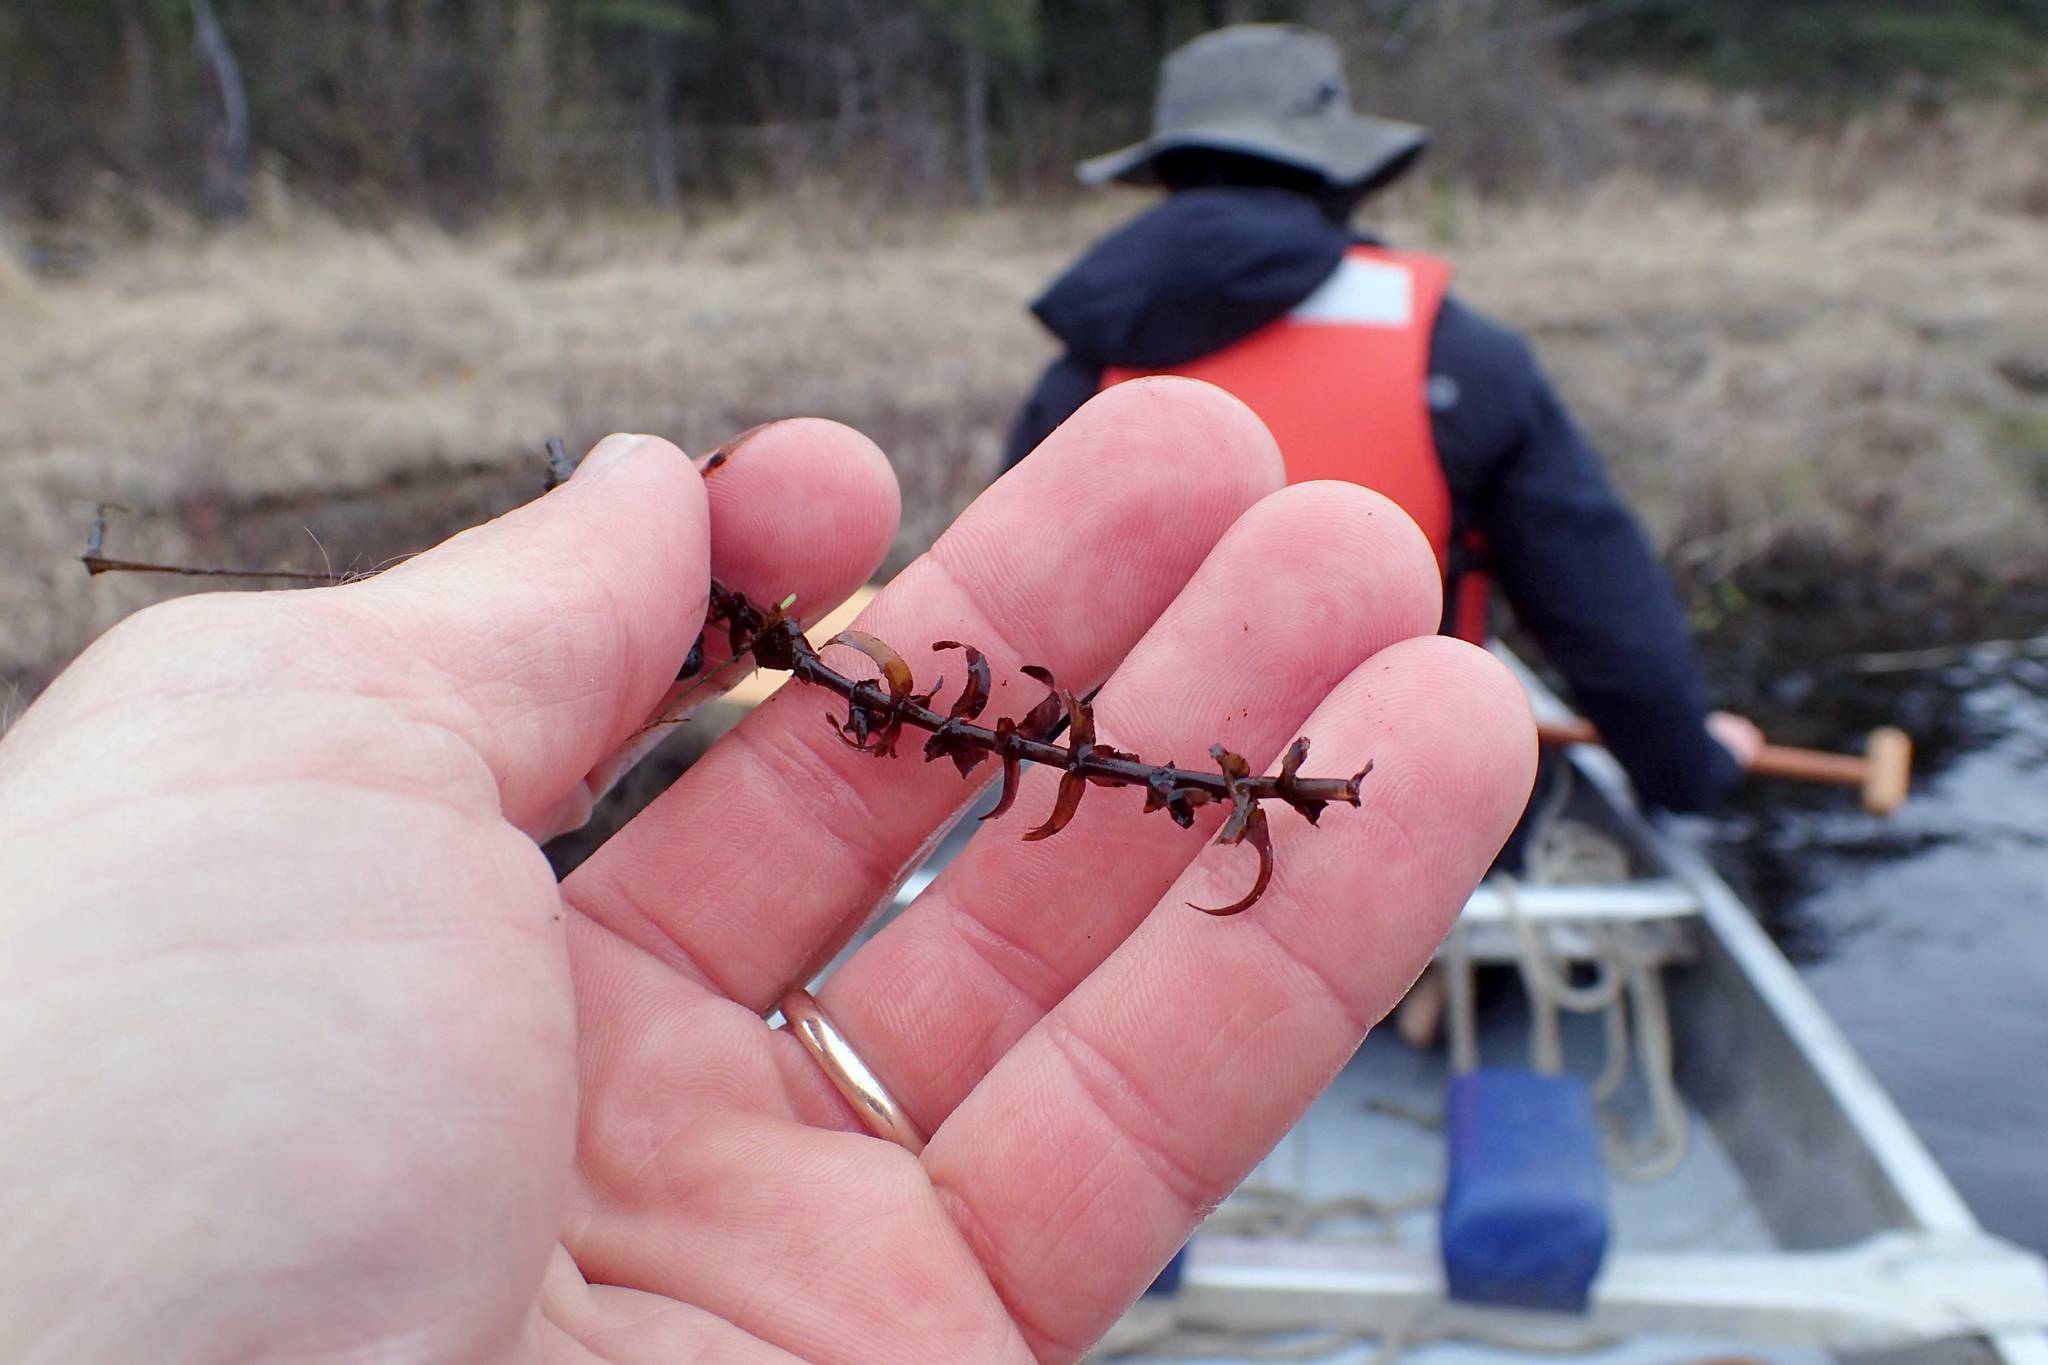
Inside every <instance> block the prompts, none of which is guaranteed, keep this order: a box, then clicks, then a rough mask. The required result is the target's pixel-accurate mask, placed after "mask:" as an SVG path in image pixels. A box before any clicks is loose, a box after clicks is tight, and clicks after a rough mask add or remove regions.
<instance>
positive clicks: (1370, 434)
mask: <svg viewBox="0 0 2048 1365" xmlns="http://www.w3.org/2000/svg"><path fill="white" fill-rule="evenodd" d="M1450 278H1451V269H1450V266H1448V265H1447V264H1445V263H1444V262H1443V261H1440V260H1437V259H1436V258H1435V257H1433V256H1424V255H1420V254H1418V253H1415V252H1409V251H1389V250H1386V249H1384V248H1381V247H1369V246H1357V247H1352V248H1351V249H1350V250H1349V251H1348V252H1346V253H1345V256H1344V259H1343V260H1342V261H1341V262H1339V263H1338V266H1337V269H1336V270H1335V271H1333V272H1332V273H1331V275H1330V278H1329V279H1327V280H1325V281H1324V282H1323V283H1322V285H1321V286H1319V287H1318V288H1317V289H1316V292H1315V293H1313V294H1311V295H1309V296H1308V297H1307V298H1306V299H1304V300H1302V301H1301V303H1299V304H1297V305H1296V306H1295V308H1294V310H1293V311H1292V312H1290V313H1289V314H1288V315H1287V316H1286V317H1283V318H1281V319H1279V320H1278V321H1275V322H1271V323H1268V324H1267V325H1266V326H1264V327H1261V328H1260V329H1259V330H1258V331H1256V332H1253V333H1252V334H1251V335H1249V336H1247V337H1244V338H1242V339H1240V340H1238V341H1235V342H1232V343H1231V344H1230V345H1228V346H1225V347H1224V348H1223V349H1222V350H1220V351H1213V352H1211V353H1210V354H1208V355H1205V356H1201V357H1199V358H1197V359H1195V360H1190V361H1188V362H1186V363H1184V364H1180V365H1175V366H1173V367H1171V368H1170V369H1166V370H1132V369H1124V368H1120V367H1112V368H1110V369H1108V370H1106V371H1105V372H1104V373H1103V377H1102V386H1103V387H1104V388H1108V387H1109V386H1110V385H1111V384H1120V383H1122V382H1123V381H1124V380H1126V379H1135V378H1137V377H1139V376H1140V375H1145V374H1178V375H1186V376H1188V377H1189V378H1192V379H1205V380H1207V381H1208V382H1210V383H1211V384H1215V385H1217V386H1218V387H1219V388H1222V389H1225V390H1228V391H1229V392H1230V393H1233V394H1235V395H1236V396H1237V397H1238V398H1239V399H1241V400H1242V401H1243V402H1244V404H1245V405H1246V406H1247V407H1249V408H1250V409H1251V410H1252V411H1253V412H1256V413H1257V414H1258V415H1259V417H1260V419H1261V420H1263V421H1264V422H1265V424H1266V427H1267V429H1268V430H1270V431H1271V432H1272V433H1273V438H1274V440H1276V441H1277V442H1279V445H1280V455H1281V458H1282V459H1283V460H1285V461H1286V464H1287V481H1288V482H1289V483H1301V482H1303V481H1305V480H1308V479H1342V480H1345V481H1347V482H1350V483H1359V484H1364V485H1365V486H1366V487H1368V488H1371V489H1373V490H1375V491H1377V492H1380V493H1384V494H1385V495H1386V496H1387V497H1389V498H1391V499H1393V500H1394V501H1395V502H1396V503H1398V504H1400V506H1401V508H1402V510H1403V511H1405V512H1407V513H1408V515H1409V516H1411V517H1413V518H1415V522H1416V524H1417V525H1419V526H1420V527H1421V528H1422V530H1423V532H1424V534H1426V535H1427V536H1428V537H1429V543H1430V544H1431V545H1432V546H1433V547H1435V549H1436V556H1437V565H1438V567H1439V568H1440V569H1442V570H1443V571H1444V573H1445V576H1446V579H1447V580H1452V579H1454V580H1455V581H1454V582H1451V583H1450V591H1451V594H1452V596H1453V597H1455V599H1456V600H1455V601H1453V602H1451V603H1450V604H1449V605H1448V607H1447V609H1446V613H1445V617H1446V624H1445V628H1446V629H1447V630H1449V631H1450V632H1451V633H1452V634H1455V635H1458V636H1460V637H1462V638H1464V639H1467V640H1473V641H1483V640H1484V639H1485V637H1486V608H1487V599H1488V596H1489V594H1488V589H1487V583H1486V580H1485V578H1484V576H1483V575H1482V574H1480V573H1479V572H1478V571H1477V570H1476V569H1472V568H1467V567H1465V566H1463V565H1462V564H1461V565H1460V566H1459V567H1458V571H1457V572H1456V573H1455V574H1453V572H1452V560H1453V555H1452V550H1453V547H1452V544H1451V534H1452V528H1451V491H1450V486H1449V485H1448V484H1447V483H1446V482H1445V481H1444V470H1443V463H1442V461H1440V460H1439V459H1438V458H1437V453H1436V440H1435V437H1434V436H1433V434H1432V432H1431V428H1430V413H1429V399H1428V385H1429V341H1430V334H1431V332H1432V331H1433V330H1434V328H1435V326H1436V315H1437V310H1438V309H1439V308H1440V307H1442V305H1443V299H1444V290H1445V288H1446V286H1448V284H1449V283H1450ZM1476 549H1477V547H1476V545H1465V546H1461V547H1460V558H1461V559H1462V558H1465V557H1469V556H1470V555H1471V554H1472V553H1475V552H1476Z"/></svg>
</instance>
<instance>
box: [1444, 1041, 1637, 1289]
mask: <svg viewBox="0 0 2048 1365" xmlns="http://www.w3.org/2000/svg"><path fill="white" fill-rule="evenodd" d="M1444 1129H1445V1137H1446V1139H1447V1141H1448V1144H1449V1158H1450V1160H1449V1175H1448V1179H1447V1180H1446V1182H1445V1186H1444V1206H1443V1218H1442V1222H1441V1226H1440V1228H1439V1238H1440V1241H1441V1244H1442V1250H1443V1258H1444V1278H1445V1279H1446V1280H1447V1281H1448V1283H1449V1286H1450V1291H1451V1297H1452V1298H1455V1299H1464V1300H1466V1301H1468V1302H1472V1303H1495V1304H1512V1305H1515V1306H1517V1307H1522V1308H1550V1309H1558V1310H1562V1311H1568V1312H1577V1311H1583V1310H1584V1309H1585V1307H1586V1296H1587V1294H1588V1292H1589V1291H1590V1290H1591V1289H1592V1286H1593V1277H1594V1276H1595V1275H1597V1274H1599V1273H1600V1262H1601V1259H1602V1257H1604V1256H1605V1255H1606V1253H1607V1166H1606V1162H1605V1161H1604V1160H1603V1158H1602V1157H1601V1154H1600V1129H1599V1125H1598V1124H1597V1123H1596V1122H1595V1121H1594V1117H1593V1099H1592V1096H1591V1095H1590V1094H1589V1093H1588V1092H1587V1090H1586V1087H1585V1084H1584V1083H1583V1082H1581V1081H1579V1080H1577V1079H1576V1078H1574V1077H1570V1076H1544V1075H1540V1074H1538V1073H1536V1072H1533V1071H1508V1070H1496V1071H1489V1070H1479V1071H1474V1072H1471V1073H1469V1074H1467V1075H1463V1076H1457V1077H1454V1078H1452V1080H1451V1085H1450V1093H1449V1095H1448V1097H1447V1103H1446V1107H1445V1111H1444Z"/></svg>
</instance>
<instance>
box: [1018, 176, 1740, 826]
mask: <svg viewBox="0 0 2048 1365" xmlns="http://www.w3.org/2000/svg"><path fill="white" fill-rule="evenodd" d="M1357 240H1359V239H1358V238H1356V237H1354V236H1353V234H1352V233H1351V231H1350V230H1349V229H1348V228H1345V227H1343V226H1341V225H1339V224H1337V223H1334V222H1332V221H1330V219H1329V218H1327V217H1325V216H1324V214H1323V213H1322V211H1321V210H1320V209H1319V208H1318V207H1317V206H1316V205H1315V204H1314V203H1312V202H1310V201H1309V200H1308V199H1306V198H1304V197H1302V196H1300V195H1297V194H1293V193H1290V192H1288V191H1286V190H1276V189H1198V190H1183V191H1181V192H1179V193H1177V194H1172V195H1169V196H1168V197H1167V198H1166V199H1165V200H1164V201H1163V202H1162V203H1160V204H1159V206H1158V207H1156V208H1154V209H1152V210H1151V211H1150V212H1148V213H1146V214H1144V215H1143V216H1141V217H1140V218H1138V219H1136V220H1135V221H1134V222H1132V223H1130V224H1128V225H1126V226H1125V227H1123V228H1122V229H1120V230H1118V231H1117V232H1115V233H1112V234H1111V235H1110V236H1109V237H1107V238H1105V239H1104V240H1103V241H1102V242H1100V243H1098V244H1097V245H1096V247H1095V248H1094V249H1093V250H1092V251H1090V252H1089V253H1088V254H1087V255H1086V256H1085V257H1083V258H1082V259H1081V261H1080V262H1079V263H1078V264H1077V265H1075V266H1074V268H1073V269H1072V270H1070V271H1068V272H1067V273H1066V274H1065V275H1063V276H1061V277H1060V279H1059V280H1057V281H1056V282H1054V284H1053V285H1052V287H1051V288H1049V289H1048V290H1046V291H1045V293H1044V294H1043V295H1041V296H1040V297H1039V299H1038V301H1037V302H1036V303H1034V304H1033V305H1032V312H1034V313H1035V314H1037V316H1038V318H1039V320H1040V321H1041V322H1043V323H1044V324H1045V325H1046V326H1047V327H1048V328H1050V329H1051V330H1052V332H1053V334H1054V335H1055V336H1057V337H1058V338H1059V339H1060V340H1061V342H1063V343H1064V344H1065V346H1066V354H1064V355H1063V356H1061V357H1060V358H1059V359H1058V360H1057V361H1055V362H1054V363H1053V365H1052V367H1051V368H1050V369H1048V370H1047V371H1046V372H1045V376H1044V377H1043V378H1042V379H1041V380H1040V381H1039V384H1038V389H1037V391H1036V392H1034V393H1033V394H1032V395H1031V398H1030V400H1029V402H1027V403H1026V405H1025V407H1024V410H1023V412H1022V413H1021V414H1019V416H1018V419H1017V424H1016V428H1015V430H1014V431H1013V432H1012V433H1011V437H1010V449H1009V457H1008V459H1007V460H1006V461H1005V462H1004V467H1005V468H1008V467H1009V466H1010V465H1013V464H1015V463H1017V461H1019V460H1021V459H1023V458H1024V456H1025V455H1026V454H1028V453H1029V452H1030V451H1032V450H1033V449H1035V448H1036V447H1037V445H1038V443H1039V442H1040V441H1041V440H1043V439H1044V438H1045V437H1046V436H1047V435H1048V434H1049V433H1050V432H1051V431H1052V429H1053V428H1054V427H1056V426H1058V425H1059V424H1060V423H1061V422H1063V421H1065V420H1066V419H1067V418H1068V416H1070V415H1071V414H1072V413H1073V412H1074V410H1075V409H1076V408H1078V407H1080V406H1081V405H1082V404H1083V403H1085V402H1087V401H1088V399H1089V398H1090V397H1092V396H1093V395H1094V394H1095V392H1096V391H1097V389H1099V388H1100V387H1101V383H1102V372H1103V370H1104V368H1105V367H1107V366H1112V365H1122V366H1130V367H1133V368H1137V369H1160V368H1166V367H1169V366H1173V365H1177V364H1180V363H1182V362H1184V361H1188V360H1192V359H1194V358H1196V357H1197V356H1203V355H1207V354H1209V353H1210V352H1212V351H1215V350H1219V349H1221V348H1222V347H1224V346H1227V345H1229V344H1230V343H1231V342H1234V341H1236V340H1238V339H1239V338H1240V337H1243V336H1245V335H1246V334H1248V333H1250V332H1252V331H1254V330H1256V329H1258V328H1260V327H1263V326H1265V325H1266V324H1267V323H1269V322H1272V321H1274V320H1275V319H1277V318H1279V317H1281V316H1283V315H1285V314H1286V313H1287V312H1288V311H1289V310H1291V309H1292V308H1293V307H1294V306H1295V305H1296V304H1298V303H1300V302H1301V301H1302V300H1303V299H1305V298H1307V297H1308V296H1309V295H1310V294H1311V293H1313V292H1314V291H1315V289H1316V287H1317V286H1318V285H1320V284H1321V283H1322V282H1323V281H1324V280H1325V279H1326V278H1327V277H1328V276H1329V274H1330V272H1331V271H1333V270H1335V269H1336V268H1337V263H1338V261H1339V260H1341V259H1342V257H1343V255H1344V252H1345V250H1346V248H1347V247H1349V246H1350V245H1351V244H1352V243H1353V242H1355V241H1357ZM1429 367H1430V380H1429V393H1428V401H1429V403H1430V408H1431V412H1432V428H1433V430H1434V433H1435V437H1436V449H1437V454H1438V457H1439V458H1440V459H1442V461H1443V466H1444V475H1445V478H1446V479H1447V481H1448V482H1449V484H1450V489H1451V505H1452V521H1453V526H1454V528H1455V529H1462V528H1465V527H1468V526H1477V527H1478V528H1479V529H1480V530H1481V531H1482V532H1483V533H1484V535H1485V538H1486V544H1487V548H1488V554H1489V563H1488V566H1487V567H1488V568H1489V569H1490V571H1491V572H1492V573H1493V575H1494V577H1495V579H1496V581H1497V582H1498V584H1499V587H1500V590H1501V592H1502V593H1503V594H1504V595H1505V596H1506V598H1507V600H1508V602H1509V604H1510V605H1511V606H1512V607H1513V608H1514V610H1515V614H1516V616H1517V617H1518V618H1519V619H1520V621H1521V622H1522V624H1523V625H1525V626H1526V627H1527V628H1528V629H1529V631H1530V632H1531V633H1532V634H1533V635H1534V636H1535V637H1536V639H1537V641H1538V642H1539V643H1540V644H1541V645H1542V646H1543V650H1544V653H1545V654H1546V655H1547V656H1548V657H1549V659H1550V661H1551V662H1552V663H1553V664H1554V665H1556V667H1557V668H1558V670H1559V671H1560V672H1562V673H1563V674H1564V677H1565V679H1566V681H1567V683H1568V684H1569V685H1570V688H1571V692H1572V696H1573V699H1574V701H1575V702H1576V703H1577V704H1578V706H1579V707H1580V709H1581V710H1583V711H1584V713H1585V714H1586V716H1587V717H1588V718H1589V719H1590V720H1592V722H1593V723H1594V724H1595V725H1597V726H1598V727H1599V728H1600V732H1601V734H1602V735H1603V736H1604V737H1605V738H1606V741H1607V745H1608V748H1609V749H1611V750H1612V751H1613V753H1614V756H1615V757H1616V758H1618V759H1620V760H1621V764H1622V766H1623V767H1624V768H1626V769H1627V770H1628V773H1629V776H1630V777H1631V778H1632V779H1633V780H1634V782H1635V786H1636V792H1637V795H1639V796H1640V797H1641V798H1642V799H1643V800H1644V801H1646V802H1648V803H1649V804H1651V805H1654V806H1660V807H1663V808H1666V809H1669V810H1700V809H1703V808H1705V807H1707V806H1710V805H1712V804H1713V803H1714V802H1715V801H1717V800H1718V799H1720V797H1721V796H1722V795H1723V794H1724V793H1725V792H1726V791H1727V790H1728V788H1729V787H1731V786H1733V785H1734V783H1735V781H1736V779H1737V778H1738V777H1739V776H1740V770H1739V769H1738V768H1737V766H1736V764H1735V760H1734V757H1733V756H1732V755H1731V754H1729V752H1728V751H1727V750H1726V749H1724V748H1723V747H1722V746H1721V745H1720V744H1719V743H1718V742H1716V741H1715V740H1714V738H1713V737H1712V736H1711V735H1709V734H1708V733H1707V731H1706V728H1705V715H1706V690H1705V687H1704V685H1703V684H1702V682H1701V679H1700V674H1699V669H1698V666H1697V663H1696V662H1695V660H1694V658H1693V652H1692V644H1691V641H1690V640H1689V639H1688V638H1687V635H1686V630H1685V619H1684V617H1683V616H1682V615H1681V614H1680V612H1679V608H1678V602H1677V598H1676V596H1675V595H1674V593H1673V592H1672V589H1671V584H1670V582H1669V580H1668V579H1666V577H1665V576H1664V573H1663V570H1662V569H1661V568H1660V567H1659V566H1658V564H1657V561H1656V559H1655V557H1654V556H1653V555H1652V554H1651V553H1650V548H1649V545H1648V544H1647V542H1646V541H1645V540H1644V538H1643V534H1642V531H1641V530H1640V529H1639V528H1638V527H1637V525H1636V522H1635V519H1634V518H1633V517H1632V516H1630V514H1629V511H1628V509H1627V508H1626V507H1624V506H1623V505H1622V503H1621V500H1620V499H1619V498H1618V497H1617V496H1616V495H1615V492H1614V489H1613V487H1612V486H1611V485H1610V484H1609V483H1608V481H1607V476H1606V474H1605V472H1604V471H1603V470H1602V469H1601V467H1600V461H1599V458H1598V457H1597V456H1596V455H1594V453H1593V451H1592V449H1591V448H1590V447H1589V446H1588V445H1587V444H1586V439H1585V437H1584V436H1583V435H1581V434H1580V432H1579V430H1578V428H1577V427H1576V426H1574V425H1573V423H1572V420H1571V417H1570V416H1569V415H1568V414H1567V413H1566V412H1565V410H1564V405H1563V404H1562V403H1560V402H1559V401H1558V398H1557V394H1556V393H1555V392H1554V391H1553V390H1552V389H1551V387H1550V383H1549V381H1548V380H1547V379H1545V378H1544V376H1543V373H1542V371H1540V370H1539V369H1538V368H1537V367H1536V361H1535V357H1534V356H1533V355H1531V354H1530V350H1529V346H1528V343H1527V342H1525V341H1524V340H1523V339H1522V338H1521V337H1519V336H1517V335H1516V334H1515V333H1513V332H1511V331H1509V330H1508V329H1507V328H1505V327H1502V326H1500V325H1499V324H1498V323H1495V322H1492V321H1490V320H1488V319H1487V318H1484V317H1481V316H1480V315H1479V314H1478V313H1475V312H1473V311H1472V310H1471V309H1470V308H1467V307H1466V306H1465V305H1464V304H1462V303H1460V302H1459V301H1458V300H1457V298H1455V297H1452V298H1448V299H1446V300H1445V302H1444V305H1443V309H1442V311H1441V312H1440V313H1439V314H1438V316H1437V321H1436V330H1435V332H1434V333H1433V334H1432V335H1431V338H1430V353H1429Z"/></svg>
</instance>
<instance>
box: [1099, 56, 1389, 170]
mask: <svg viewBox="0 0 2048 1365" xmlns="http://www.w3.org/2000/svg"><path fill="white" fill-rule="evenodd" d="M1428 145H1429V130H1428V129H1426V128H1421V127H1418V126H1417V125H1415V124H1412V123H1399V122H1396V121H1395V120H1393V119H1382V118H1367V117H1366V116H1364V115H1362V114H1360V113H1358V112H1357V111H1356V110H1354V109H1353V108H1352V107H1351V89H1350V86H1349V85H1348V84H1347V83H1346V82H1345V79H1344V61H1343V57H1342V54H1340V53H1339V52H1338V50H1337V44H1336V43H1334V42H1332V41H1331V40H1330V39H1329V38H1328V37H1326V36H1325V35H1323V34H1321V33H1317V32H1316V31H1315V30H1313V29H1307V28H1302V27H1300V26H1298V25H1295V24H1237V25H1234V26H1232V27H1230V28H1220V29H1217V30H1215V31H1214V32H1212V33H1205V34H1203V35H1202V36H1201V37H1199V38H1197V39H1195V40H1194V41H1193V42H1191V43H1187V44H1185V45H1184V46H1182V47H1178V48H1175V49H1174V50H1173V51H1172V52H1170V53H1168V54H1167V57H1166V61H1165V62H1164V63H1163V64H1162V65H1161V66H1160V68H1159V96H1158V99H1157V101H1156V102H1155V103H1154V105H1153V111H1152V136H1150V137H1148V138H1146V139H1145V140H1144V141H1143V142H1138V143H1133V144H1132V145H1131V146H1129V147H1125V148H1123V149H1121V150H1120V151H1114V152H1110V153H1109V154H1108V155H1106V156H1098V157H1094V158H1092V159H1090V160H1087V161H1084V162H1082V163H1081V164H1080V165H1079V166H1077V167H1076V168H1075V172H1076V174H1078V175H1079V176H1080V178H1081V181H1082V183H1083V184H1088V185H1101V184H1106V183H1107V182H1109V181H1112V180H1121V181H1124V182H1126V183H1127V184H1146V183H1150V182H1152V181H1153V180H1154V179H1155V178H1156V177H1155V175H1154V168H1153V162H1154V160H1155V158H1157V157H1158V156H1159V154H1160V153H1162V152H1169V151H1175V150H1178V149H1180V148H1185V147H1200V148H1205V149H1208V150H1211V151H1219V152H1236V153H1238V154H1240V155H1245V156H1256V157H1261V158H1264V159H1265V160H1268V161H1277V162H1280V163H1282V164H1283V165H1288V166H1296V167H1299V168H1301V169H1302V170H1306V171H1313V172H1315V173H1316V174H1318V175H1320V176H1322V177H1323V179H1325V180H1327V181H1328V182H1330V184H1332V185H1335V186H1353V185H1378V184H1383V183H1385V182H1386V181H1388V180H1392V179H1393V178H1394V177H1395V176H1397V175H1399V174H1400V173H1401V172H1402V171H1405V170H1406V169H1408V167H1409V166H1410V165H1411V164H1413V162H1414V161H1415V158H1416V157H1418V156H1420V155H1422V150H1423V148H1425V147H1427V146H1428Z"/></svg>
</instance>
